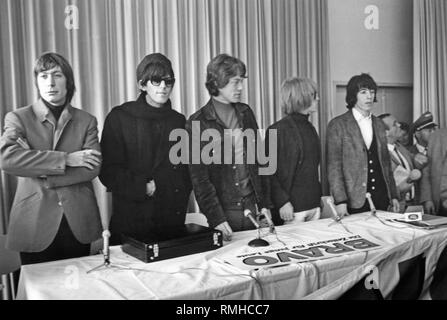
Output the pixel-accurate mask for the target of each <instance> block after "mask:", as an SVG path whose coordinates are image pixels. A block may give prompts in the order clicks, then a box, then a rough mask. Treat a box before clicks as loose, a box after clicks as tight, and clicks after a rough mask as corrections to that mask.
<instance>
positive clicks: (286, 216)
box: [279, 202, 295, 222]
mask: <svg viewBox="0 0 447 320" xmlns="http://www.w3.org/2000/svg"><path fill="white" fill-rule="evenodd" d="M279 216H280V217H281V219H283V220H284V221H286V222H289V221H292V220H293V219H294V218H295V215H294V214H293V206H292V204H291V203H290V202H287V203H286V204H284V205H283V206H282V207H281V208H280V209H279Z"/></svg>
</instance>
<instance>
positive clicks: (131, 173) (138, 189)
mask: <svg viewBox="0 0 447 320" xmlns="http://www.w3.org/2000/svg"><path fill="white" fill-rule="evenodd" d="M137 82H138V87H139V89H140V95H139V97H138V98H137V100H136V101H130V102H126V103H124V104H122V105H121V106H117V107H115V108H113V109H112V111H111V112H110V113H109V115H108V116H107V118H106V120H105V123H104V131H103V134H102V140H101V148H102V150H103V165H102V169H101V173H100V176H99V178H100V180H101V182H102V183H103V184H104V185H105V186H106V187H107V190H108V191H110V192H112V206H113V214H112V218H111V221H110V231H111V234H112V236H111V243H112V244H119V243H121V237H120V234H122V233H124V234H127V235H129V236H134V237H144V236H147V235H148V234H151V233H160V231H162V230H165V229H166V228H171V227H177V226H181V225H183V224H184V222H185V215H186V208H187V204H188V200H189V195H190V193H191V189H192V187H191V182H190V178H189V173H188V167H187V165H182V164H176V165H174V164H172V163H171V162H170V161H169V150H170V148H171V146H172V145H173V144H174V143H175V141H169V134H170V133H171V131H172V130H174V129H184V128H185V121H186V119H185V116H183V115H182V114H180V113H178V112H177V111H175V110H173V109H172V108H171V101H170V99H169V97H170V95H171V92H172V89H173V86H174V83H175V78H174V71H173V69H172V66H171V62H170V61H169V59H168V58H166V57H165V56H164V55H162V54H160V53H154V54H150V55H147V56H146V57H145V58H144V59H143V60H142V61H141V62H140V64H139V65H138V68H137Z"/></svg>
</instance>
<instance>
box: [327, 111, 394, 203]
mask: <svg viewBox="0 0 447 320" xmlns="http://www.w3.org/2000/svg"><path fill="white" fill-rule="evenodd" d="M372 125H373V130H374V136H375V139H376V143H377V151H378V157H379V161H380V166H381V168H382V173H383V176H384V180H385V183H386V185H387V194H388V197H389V199H399V196H398V193H397V190H396V183H395V181H394V178H393V173H392V171H391V163H390V155H389V151H388V147H387V139H386V134H385V124H384V123H383V122H382V121H381V120H380V119H377V118H376V117H375V116H372ZM326 149H327V164H328V165H327V170H328V180H329V188H330V192H331V194H332V196H333V197H334V200H335V203H341V202H347V204H348V206H349V207H350V208H354V209H355V208H360V207H362V206H363V204H364V203H365V199H366V197H365V194H366V190H367V182H368V181H367V179H368V163H367V161H368V160H367V159H368V155H367V148H366V145H365V142H364V140H363V137H362V133H361V131H360V127H359V126H358V124H357V121H356V120H355V118H354V116H353V114H352V110H349V111H347V112H346V113H344V114H342V115H340V116H338V117H336V118H334V119H332V120H331V121H330V122H329V125H328V129H327V148H326Z"/></svg>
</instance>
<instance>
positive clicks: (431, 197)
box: [421, 128, 447, 217]
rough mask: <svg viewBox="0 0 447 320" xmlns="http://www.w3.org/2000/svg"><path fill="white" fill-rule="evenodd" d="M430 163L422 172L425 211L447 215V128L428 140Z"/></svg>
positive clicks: (422, 196)
mask: <svg viewBox="0 0 447 320" xmlns="http://www.w3.org/2000/svg"><path fill="white" fill-rule="evenodd" d="M427 156H428V163H427V165H426V166H425V168H424V170H423V172H422V180H421V203H423V205H424V210H425V211H424V212H425V213H428V214H436V215H441V216H445V217H447V161H446V160H447V159H446V158H447V129H446V128H442V129H439V130H436V131H435V132H433V133H432V134H431V136H430V139H429V142H428V150H427Z"/></svg>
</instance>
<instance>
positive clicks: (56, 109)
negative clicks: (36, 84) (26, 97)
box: [42, 99, 67, 122]
mask: <svg viewBox="0 0 447 320" xmlns="http://www.w3.org/2000/svg"><path fill="white" fill-rule="evenodd" d="M42 101H43V103H44V104H45V105H46V106H47V108H48V109H50V111H51V113H52V114H53V116H54V118H55V119H56V122H57V121H59V118H60V117H61V114H62V112H63V111H64V109H65V106H66V105H67V104H63V105H61V106H54V105H52V104H51V103H49V102H48V101H45V100H44V99H42Z"/></svg>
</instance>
